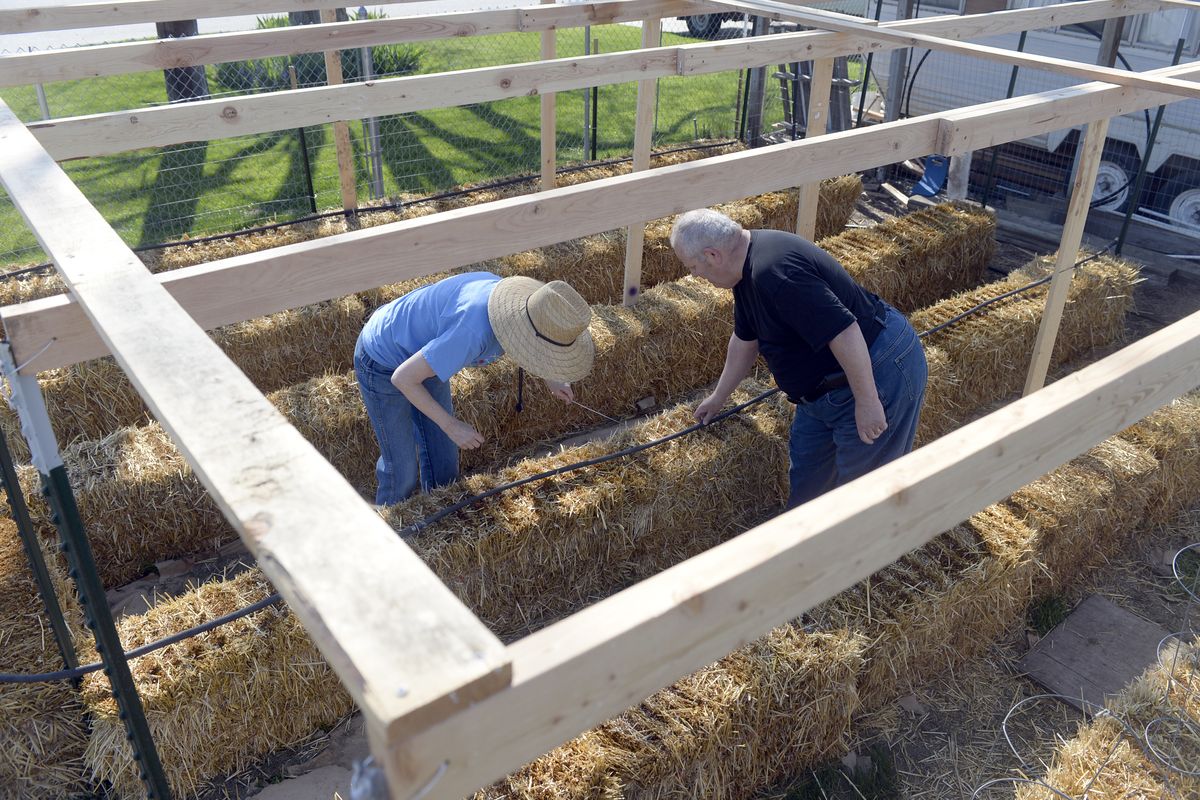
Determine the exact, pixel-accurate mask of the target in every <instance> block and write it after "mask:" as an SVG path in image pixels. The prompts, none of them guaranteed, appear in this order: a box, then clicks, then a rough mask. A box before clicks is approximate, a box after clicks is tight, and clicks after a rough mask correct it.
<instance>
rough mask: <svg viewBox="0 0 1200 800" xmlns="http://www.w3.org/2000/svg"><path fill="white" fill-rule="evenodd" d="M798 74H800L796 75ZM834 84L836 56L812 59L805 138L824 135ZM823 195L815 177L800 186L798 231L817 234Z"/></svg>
mask: <svg viewBox="0 0 1200 800" xmlns="http://www.w3.org/2000/svg"><path fill="white" fill-rule="evenodd" d="M797 77H798V76H797ZM832 84H833V59H832V58H818V59H817V60H816V61H814V62H812V80H810V81H809V82H808V118H807V122H806V123H805V129H804V138H805V139H811V138H813V137H814V136H822V135H824V134H825V132H826V131H827V130H828V125H829V91H830V87H831V86H832ZM820 199H821V182H820V181H813V182H812V183H806V184H804V185H803V186H801V187H800V197H799V198H798V199H797V203H796V233H797V234H798V235H800V236H803V237H804V238H805V239H808V240H810V241H811V240H812V239H814V238H816V235H817V204H818V203H819V202H820Z"/></svg>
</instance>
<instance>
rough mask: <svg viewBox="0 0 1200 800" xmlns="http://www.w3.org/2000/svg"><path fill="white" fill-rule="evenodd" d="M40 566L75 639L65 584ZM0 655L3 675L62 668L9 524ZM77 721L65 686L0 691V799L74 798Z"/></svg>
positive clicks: (0, 581) (1, 534) (80, 739)
mask: <svg viewBox="0 0 1200 800" xmlns="http://www.w3.org/2000/svg"><path fill="white" fill-rule="evenodd" d="M0 505H3V503H2V502H0ZM4 509H5V511H7V506H4ZM45 544H46V543H43V545H44V547H43V549H44V550H48V548H47V547H45ZM46 560H47V561H48V562H49V563H48V564H47V568H48V569H49V571H50V574H51V578H52V580H53V581H54V583H55V585H56V590H57V594H58V596H59V600H60V604H61V605H62V606H63V612H64V614H65V616H66V617H67V620H68V624H69V626H70V628H71V629H72V631H73V633H75V634H76V635H77V636H78V632H79V631H81V630H82V624H81V620H80V617H79V610H78V606H77V605H76V604H75V603H74V602H73V595H71V593H70V591H69V587H68V584H67V581H66V576H65V575H64V574H63V571H62V569H61V568H60V567H59V564H58V561H57V560H56V559H54V558H53V556H52V554H50V553H47V554H46ZM0 652H2V653H3V665H2V666H0V671H3V672H49V671H54V670H59V669H62V668H63V663H62V657H61V656H60V655H59V652H58V647H57V645H56V644H55V641H54V637H53V635H52V634H51V632H50V629H49V621H48V620H47V619H46V614H45V610H44V607H43V605H42V601H41V597H40V596H39V594H38V590H37V584H36V583H35V581H34V579H33V574H32V572H31V571H30V569H29V563H28V561H27V559H26V556H25V550H24V548H23V547H22V545H21V539H20V535H19V534H18V532H17V527H16V525H15V524H14V523H13V522H12V521H11V520H9V519H3V520H0ZM84 713H85V712H84V707H83V705H82V704H81V703H80V701H79V698H78V696H77V695H76V693H75V691H74V689H73V688H72V687H71V685H70V683H68V682H66V681H60V682H56V683H38V684H2V685H0V796H3V797H14V798H15V797H21V798H33V799H34V800H42V799H43V798H44V799H45V800H61V798H63V797H69V796H75V795H78V794H82V793H83V792H84V790H85V789H86V788H87V782H86V780H85V776H84V760H83V753H84V747H85V744H86V741H87V729H86V722H85V716H84Z"/></svg>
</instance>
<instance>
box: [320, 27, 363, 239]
mask: <svg viewBox="0 0 1200 800" xmlns="http://www.w3.org/2000/svg"><path fill="white" fill-rule="evenodd" d="M336 21H337V12H336V11H335V10H334V9H332V8H327V9H322V10H321V22H323V23H326V22H336ZM341 82H342V53H341V51H340V50H326V51H325V83H326V84H327V85H329V86H336V85H338V84H340V83H341ZM333 141H334V144H335V145H336V147H337V162H338V177H339V178H340V180H341V188H342V208H343V209H345V211H346V221H347V223H349V222H350V221H351V219H352V217H353V216H354V210H355V209H356V208H358V185H357V182H356V181H355V179H354V151H353V150H352V149H351V147H350V128H349V126H347V125H346V123H345V122H335V123H333Z"/></svg>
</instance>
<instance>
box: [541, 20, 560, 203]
mask: <svg viewBox="0 0 1200 800" xmlns="http://www.w3.org/2000/svg"><path fill="white" fill-rule="evenodd" d="M542 2H543V3H551V2H553V0H542ZM557 41H558V30H557V29H555V28H551V29H550V30H548V31H543V32H542V61H551V60H553V59H554V58H556V57H557V52H558V46H557V44H556V43H557ZM541 133H542V139H541V155H542V191H546V190H548V189H553V188H554V184H555V177H556V176H555V169H556V168H557V166H558V109H557V107H556V105H555V95H554V93H553V92H550V93H546V92H543V93H542V97H541Z"/></svg>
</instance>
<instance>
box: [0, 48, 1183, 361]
mask: <svg viewBox="0 0 1200 800" xmlns="http://www.w3.org/2000/svg"><path fill="white" fill-rule="evenodd" d="M1156 73H1160V74H1164V75H1170V76H1174V77H1179V78H1186V79H1195V78H1198V77H1200V66H1196V65H1189V64H1184V65H1180V66H1177V67H1167V68H1164V69H1162V70H1157V71H1156ZM1176 100H1178V98H1177V97H1176V96H1174V95H1169V94H1161V93H1158V92H1146V91H1143V90H1140V89H1130V88H1127V87H1118V86H1112V85H1109V84H1105V83H1092V84H1084V85H1082V86H1074V87H1069V88H1066V89H1060V90H1055V91H1052V92H1044V93H1041V94H1036V95H1029V96H1025V97H1017V98H1012V99H1011V100H1001V101H997V102H994V103H984V104H981V105H978V106H972V107H968V108H965V109H957V110H954V111H947V112H944V113H941V114H933V115H929V116H925V117H916V118H913V119H909V120H903V121H901V122H897V123H892V124H890V125H888V126H872V127H867V128H860V129H857V130H853V131H844V132H841V133H835V134H829V135H827V136H822V137H817V138H814V139H812V140H808V141H805V140H801V141H797V142H788V143H786V144H781V145H776V146H774V147H769V148H761V149H758V150H753V151H747V152H743V153H733V154H729V155H724V156H718V157H715V158H709V159H704V160H702V161H696V162H692V163H688V164H678V165H675V166H670V167H662V168H659V169H654V170H649V171H646V172H641V173H636V174H631V175H622V176H618V177H615V178H607V179H605V180H600V181H594V182H591V183H588V184H583V185H578V186H569V187H563V188H559V189H554V190H553V191H550V192H543V193H540V194H537V195H526V196H521V197H513V198H508V199H505V200H499V201H496V202H493V203H486V204H483V205H479V206H474V207H471V208H462V209H457V210H454V211H449V212H445V213H442V214H436V215H432V216H428V217H423V218H420V219H414V220H405V221H402V222H395V223H391V224H388V225H382V226H379V227H376V228H370V229H367V230H361V231H355V232H353V233H345V234H340V235H337V236H331V237H328V238H326V239H320V240H315V241H310V242H302V243H298V244H294V245H288V246H285V247H279V248H274V249H272V250H268V251H264V252H260V253H250V254H247V255H244V256H237V257H234V258H229V259H224V260H221V261H214V262H211V263H208V264H201V265H198V266H195V267H189V268H186V269H180V270H174V271H171V272H166V273H161V274H159V275H156V276H155V278H154V279H155V280H157V281H159V282H161V283H162V284H163V286H164V287H166V289H167V290H168V291H169V292H170V293H171V294H172V295H173V296H174V297H175V298H176V299H177V300H178V301H179V302H180V303H182V304H183V306H184V307H185V308H186V309H187V310H188V312H189V313H190V314H191V315H192V316H193V318H194V319H195V320H196V321H197V322H198V323H199V324H200V325H202V326H203V327H205V328H214V327H217V326H219V325H225V324H228V323H231V322H238V321H241V320H244V319H250V318H252V317H256V316H261V315H263V314H269V313H273V312H275V311H281V310H284V309H287V308H294V307H296V306H300V305H305V304H308V303H314V302H318V301H321V300H327V299H330V298H332V297H338V296H341V295H344V294H348V293H350V292H355V291H361V290H364V289H370V288H374V287H377V286H381V285H383V284H385V283H389V282H393V281H397V280H402V279H404V278H408V277H415V276H419V275H428V274H430V273H433V272H437V271H439V270H444V269H449V268H453V267H458V266H461V265H464V264H471V263H476V262H478V261H483V260H485V259H488V258H498V257H500V256H504V255H508V254H511V253H516V252H521V251H523V250H528V249H529V248H532V247H541V246H544V245H548V244H553V243H555V242H559V241H563V240H565V239H570V238H574V237H578V236H585V235H588V234H592V233H599V232H601V231H606V230H613V229H616V228H620V227H623V226H625V225H629V224H634V223H638V222H644V221H646V220H650V219H656V218H658V217H663V216H667V215H670V214H674V213H678V212H680V211H684V210H686V209H687V208H689V207H690V206H691V205H692V204H693V203H694V202H695V200H692V199H691V198H699V197H702V198H704V202H706V203H718V202H726V201H730V200H736V199H738V198H741V197H746V196H749V195H752V194H759V193H761V192H767V191H774V190H777V189H783V188H787V187H791V186H795V185H798V184H803V183H810V182H812V181H816V180H821V179H823V178H830V177H835V176H837V175H843V174H845V173H847V172H856V171H858V170H863V169H869V168H871V167H875V166H880V165H883V164H891V163H895V162H896V161H901V160H903V159H905V158H917V157H921V156H924V155H928V154H929V153H946V154H953V153H961V152H967V151H969V150H975V149H979V148H982V147H989V146H991V145H993V144H998V143H1000V142H1007V141H1014V140H1016V139H1021V138H1025V137H1027V136H1034V135H1037V134H1040V133H1045V132H1048V131H1052V130H1061V129H1063V128H1069V127H1072V126H1075V125H1081V124H1084V123H1088V122H1092V121H1094V120H1096V119H1100V118H1105V117H1106V116H1107V115H1108V114H1110V113H1112V114H1124V113H1129V112H1131V111H1138V110H1140V109H1143V108H1149V107H1151V106H1156V105H1160V104H1162V103H1170V102H1174V101H1176ZM484 232H486V233H484ZM330 263H337V264H339V265H341V266H340V268H339V269H338V270H336V271H331V270H329V269H328V265H329V264H330ZM0 318H2V319H3V321H4V325H5V330H6V331H7V332H8V336H9V339H10V340H11V342H12V345H13V349H14V355H15V357H16V359H17V362H18V363H24V362H26V361H29V363H28V365H27V366H26V368H25V369H26V371H37V370H42V369H49V368H51V367H56V366H64V365H67V364H73V363H76V362H78V361H82V360H84V359H87V358H94V357H96V356H99V355H104V354H105V353H106V352H107V348H106V347H105V345H104V343H103V340H102V339H101V338H100V337H98V336H97V335H96V332H95V330H93V329H92V326H91V325H90V324H89V323H88V321H87V319H86V317H85V316H84V315H82V314H81V313H80V310H79V309H78V308H77V307H76V304H75V301H74V300H73V299H71V298H70V297H69V296H66V295H62V296H57V297H49V298H44V299H41V300H35V301H31V302H29V303H23V304H20V305H15V306H7V307H5V308H2V309H0ZM48 342H52V344H51V345H50V346H49V347H46V344H47V343H48ZM39 353H40V355H39ZM34 356H37V357H36V358H34Z"/></svg>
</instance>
